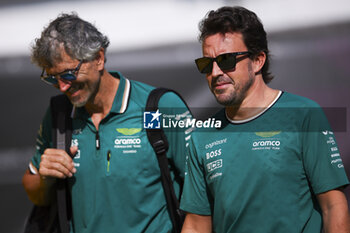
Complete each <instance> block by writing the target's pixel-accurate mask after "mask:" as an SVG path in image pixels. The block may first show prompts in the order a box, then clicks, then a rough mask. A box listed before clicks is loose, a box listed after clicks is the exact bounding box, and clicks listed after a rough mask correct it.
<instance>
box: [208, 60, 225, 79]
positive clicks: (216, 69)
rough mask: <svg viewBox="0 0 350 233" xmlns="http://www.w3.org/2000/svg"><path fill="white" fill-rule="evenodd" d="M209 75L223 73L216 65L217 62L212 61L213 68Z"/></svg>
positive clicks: (215, 75)
mask: <svg viewBox="0 0 350 233" xmlns="http://www.w3.org/2000/svg"><path fill="white" fill-rule="evenodd" d="M211 75H212V76H213V77H218V76H221V75H223V71H222V70H221V69H220V67H219V66H218V63H216V61H214V62H213V70H212V71H211Z"/></svg>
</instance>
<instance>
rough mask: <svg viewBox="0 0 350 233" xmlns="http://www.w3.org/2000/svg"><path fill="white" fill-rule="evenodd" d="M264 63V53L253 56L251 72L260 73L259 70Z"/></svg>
mask: <svg viewBox="0 0 350 233" xmlns="http://www.w3.org/2000/svg"><path fill="white" fill-rule="evenodd" d="M265 61H266V54H265V53H264V52H262V51H261V52H260V53H259V54H257V55H255V57H254V58H253V70H254V73H255V74H257V73H260V72H261V69H262V68H263V66H264V64H265Z"/></svg>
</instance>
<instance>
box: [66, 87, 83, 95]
mask: <svg viewBox="0 0 350 233" xmlns="http://www.w3.org/2000/svg"><path fill="white" fill-rule="evenodd" d="M81 89H82V85H79V84H76V85H72V86H71V87H70V88H69V89H68V91H67V93H68V94H69V95H70V96H72V97H74V96H77V95H78V94H79V91H80V90H81Z"/></svg>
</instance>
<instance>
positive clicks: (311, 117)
mask: <svg viewBox="0 0 350 233" xmlns="http://www.w3.org/2000/svg"><path fill="white" fill-rule="evenodd" d="M302 140H303V153H302V156H303V157H302V158H303V162H304V168H305V172H306V174H307V177H308V179H309V181H310V184H311V186H312V189H313V191H314V193H315V194H319V193H323V192H326V191H329V190H332V189H336V188H338V187H341V186H344V185H347V184H348V183H349V181H348V178H347V176H346V173H345V170H344V165H343V162H342V159H341V155H340V152H339V149H338V146H337V143H336V140H335V136H334V133H333V131H332V129H331V127H330V125H329V122H328V120H327V118H326V116H325V114H324V113H323V111H322V109H321V108H320V107H315V108H310V110H309V111H308V115H307V116H306V118H305V121H304V123H303V138H302Z"/></svg>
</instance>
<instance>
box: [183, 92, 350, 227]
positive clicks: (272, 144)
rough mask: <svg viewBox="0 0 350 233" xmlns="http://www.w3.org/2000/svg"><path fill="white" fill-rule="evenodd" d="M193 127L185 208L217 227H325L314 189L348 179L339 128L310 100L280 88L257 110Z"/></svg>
mask: <svg viewBox="0 0 350 233" xmlns="http://www.w3.org/2000/svg"><path fill="white" fill-rule="evenodd" d="M215 118H216V119H219V120H221V121H222V128H220V129H206V130H197V131H196V132H194V133H193V134H192V138H191V140H190V141H191V142H190V146H189V148H190V156H189V159H188V161H187V165H188V166H187V171H186V176H185V185H184V191H183V194H182V198H181V209H183V210H185V211H187V212H190V213H195V214H199V215H212V218H213V230H214V232H216V233H228V232H230V233H234V232H237V233H252V232H254V233H267V232H273V233H279V232H281V233H285V232H295V233H300V232H305V233H315V232H321V226H322V218H321V213H320V207H319V205H318V204H317V201H316V198H315V194H316V195H317V194H320V193H323V192H326V191H329V190H332V189H335V188H338V187H340V186H344V185H346V184H348V182H349V181H348V179H347V176H346V174H345V171H344V166H343V163H342V160H341V158H340V154H339V150H338V147H337V144H336V142H335V138H334V133H333V132H332V130H331V129H330V126H329V124H328V121H327V119H326V117H325V115H324V113H323V112H322V110H321V108H320V107H319V106H318V105H317V104H316V103H314V102H313V101H311V100H309V99H306V98H303V97H299V96H296V95H292V94H289V93H283V94H282V95H281V96H279V98H278V99H276V100H275V102H274V103H273V105H272V106H271V107H270V108H268V109H267V111H265V112H264V113H262V114H261V115H259V116H255V117H254V118H252V119H249V120H247V121H241V122H233V121H230V120H228V119H227V117H226V115H225V110H222V111H220V112H219V113H218V114H217V115H216V116H215Z"/></svg>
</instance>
